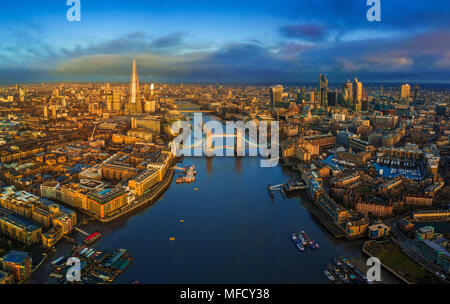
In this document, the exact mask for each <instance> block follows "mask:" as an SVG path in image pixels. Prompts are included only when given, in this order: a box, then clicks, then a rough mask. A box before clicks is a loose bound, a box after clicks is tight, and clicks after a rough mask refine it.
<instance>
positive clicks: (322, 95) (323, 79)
mask: <svg viewBox="0 0 450 304" xmlns="http://www.w3.org/2000/svg"><path fill="white" fill-rule="evenodd" d="M319 102H320V105H321V106H322V107H328V79H327V76H326V75H322V74H321V75H319Z"/></svg>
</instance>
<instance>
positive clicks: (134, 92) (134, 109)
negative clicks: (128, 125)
mask: <svg viewBox="0 0 450 304" xmlns="http://www.w3.org/2000/svg"><path fill="white" fill-rule="evenodd" d="M128 106H129V111H130V114H131V115H136V114H140V113H142V104H141V97H140V95H139V76H138V72H137V67H136V59H135V60H133V73H132V74H131V83H130V100H129V103H128Z"/></svg>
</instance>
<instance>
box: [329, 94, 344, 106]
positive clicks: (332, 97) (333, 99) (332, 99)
mask: <svg viewBox="0 0 450 304" xmlns="http://www.w3.org/2000/svg"><path fill="white" fill-rule="evenodd" d="M327 95H328V96H327V97H328V105H329V106H333V107H334V106H337V104H338V101H339V100H340V98H341V96H340V95H341V94H340V93H338V92H337V91H334V92H328V94H327Z"/></svg>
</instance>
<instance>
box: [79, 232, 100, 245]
mask: <svg viewBox="0 0 450 304" xmlns="http://www.w3.org/2000/svg"><path fill="white" fill-rule="evenodd" d="M101 237H102V234H101V233H100V232H94V233H92V234H91V235H89V236H87V237H85V238H84V240H83V242H84V243H85V244H87V245H90V244H92V243H94V242H95V241H97V240H98V239H99V238H101Z"/></svg>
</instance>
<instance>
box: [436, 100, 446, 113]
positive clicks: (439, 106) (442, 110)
mask: <svg viewBox="0 0 450 304" xmlns="http://www.w3.org/2000/svg"><path fill="white" fill-rule="evenodd" d="M435 111H436V116H446V115H447V104H445V103H444V104H437V105H436V106H435Z"/></svg>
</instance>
